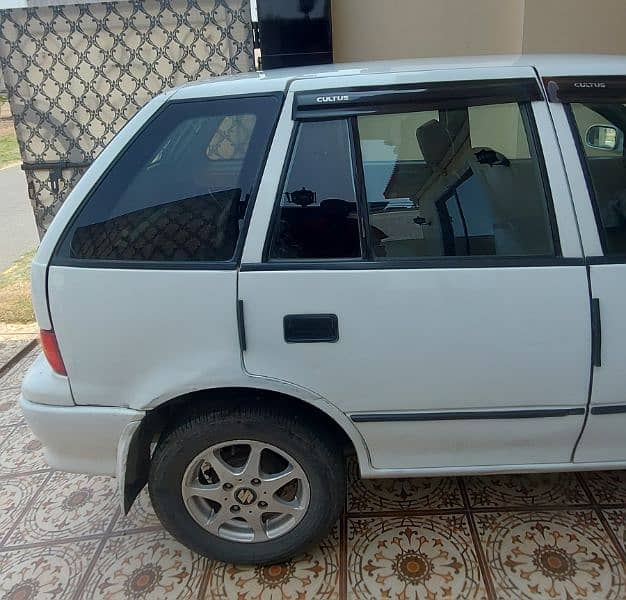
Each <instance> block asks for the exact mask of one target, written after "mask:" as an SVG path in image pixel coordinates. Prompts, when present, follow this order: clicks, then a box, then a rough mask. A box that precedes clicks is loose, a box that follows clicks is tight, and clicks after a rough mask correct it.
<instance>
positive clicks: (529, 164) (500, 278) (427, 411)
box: [21, 56, 626, 563]
mask: <svg viewBox="0 0 626 600" xmlns="http://www.w3.org/2000/svg"><path fill="white" fill-rule="evenodd" d="M320 69H321V68H318V69H317V70H312V69H293V70H284V71H276V72H273V73H253V74H248V75H242V76H237V77H226V78H220V79H216V80H211V81H207V82H204V83H198V84H193V85H186V86H183V87H181V88H178V89H175V90H172V91H169V92H167V93H165V94H162V95H160V96H159V97H157V98H155V99H154V100H152V101H151V102H150V103H149V104H148V105H147V106H146V107H145V108H143V109H142V110H141V111H140V112H139V113H138V114H137V116H135V117H134V118H133V119H132V120H131V121H130V123H129V124H128V125H127V126H126V127H125V128H124V129H123V130H122V131H121V132H120V133H119V134H118V135H117V137H116V138H115V139H114V140H113V141H112V142H111V143H110V144H109V146H108V147H107V148H106V149H105V150H104V151H103V152H102V154H101V155H100V156H99V157H98V158H97V160H96V161H95V162H94V164H93V165H92V166H91V168H90V169H89V170H88V171H87V173H86V174H85V175H84V177H83V178H82V179H81V180H80V181H79V183H78V184H77V185H76V187H75V189H74V190H73V191H72V193H71V194H70V196H69V197H68V199H67V200H66V201H65V203H64V204H63V206H62V208H61V210H60V211H59V213H58V215H57V216H56V218H55V220H54V222H53V223H52V225H51V226H50V228H49V230H48V232H47V234H46V236H45V237H44V239H43V241H42V242H41V246H40V248H39V251H38V252H37V255H36V257H35V259H34V262H33V275H32V284H33V299H34V306H35V312H36V315H37V320H38V323H39V326H40V328H41V338H42V345H43V350H44V354H45V357H44V356H40V357H39V358H38V359H37V360H36V362H35V363H34V365H33V366H32V368H31V370H30V372H29V373H28V375H27V377H26V379H25V381H24V384H23V388H22V398H21V406H22V408H23V411H24V414H25V416H26V419H27V420H28V423H29V424H30V426H31V427H32V429H33V431H34V433H35V435H36V436H37V437H38V438H39V439H40V440H41V441H42V443H43V445H44V448H45V453H46V457H47V460H48V462H49V463H50V464H51V465H52V466H54V467H55V468H58V469H65V470H68V471H77V472H84V473H98V474H109V475H116V476H117V478H118V481H119V490H120V494H121V498H122V501H123V507H124V510H125V511H127V510H128V509H129V508H130V506H131V504H132V502H133V500H134V499H135V497H136V495H137V494H138V492H139V491H140V490H141V489H142V488H143V487H144V486H145V485H146V483H148V485H149V490H150V495H151V499H152V502H153V504H154V508H155V510H156V512H157V514H158V516H159V518H160V519H161V521H162V522H163V525H164V526H165V527H166V528H167V529H168V530H169V531H170V532H171V533H172V534H173V535H174V536H176V537H177V538H178V539H179V540H181V541H182V542H183V543H184V544H186V545H187V546H189V547H190V548H192V549H193V550H195V551H197V552H200V553H202V554H205V555H207V556H211V557H216V558H218V559H222V560H226V561H232V562H237V563H267V562H273V561H280V560H284V559H287V558H289V557H291V556H293V555H294V554H297V553H298V552H300V551H302V550H303V549H304V548H306V547H307V546H309V545H310V544H312V543H314V542H315V541H316V540H318V539H319V538H320V537H321V536H323V535H324V534H325V533H326V532H327V531H328V529H329V528H330V527H331V525H332V524H333V523H334V521H335V520H336V519H337V516H338V515H339V513H340V510H341V507H342V504H343V500H344V494H345V473H344V453H345V452H353V453H354V454H355V455H356V458H357V460H358V464H359V468H360V473H361V475H362V477H366V478H373V477H409V476H411V477H414V476H429V475H461V474H477V473H512V472H539V471H565V470H582V469H605V468H606V469H613V468H624V467H626V443H625V435H624V431H625V430H626V368H624V364H625V359H626V317H625V312H624V310H623V306H624V298H626V211H625V210H624V206H626V155H625V152H624V143H623V136H624V133H623V132H624V130H625V129H626V105H625V104H624V103H625V102H626V58H625V57H608V56H600V57H583V56H526V57H521V58H520V57H514V58H511V57H494V58H479V59H444V60H428V61H405V62H381V63H369V64H363V65H345V66H341V65H338V66H335V67H323V69H324V70H320Z"/></svg>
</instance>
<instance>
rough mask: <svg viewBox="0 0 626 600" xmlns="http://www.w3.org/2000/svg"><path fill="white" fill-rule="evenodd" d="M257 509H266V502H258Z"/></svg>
mask: <svg viewBox="0 0 626 600" xmlns="http://www.w3.org/2000/svg"><path fill="white" fill-rule="evenodd" d="M259 508H267V502H263V501H261V502H259Z"/></svg>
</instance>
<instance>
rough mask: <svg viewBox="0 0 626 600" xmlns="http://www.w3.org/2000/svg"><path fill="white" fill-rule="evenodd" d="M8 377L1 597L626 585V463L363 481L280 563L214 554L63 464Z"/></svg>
mask: <svg viewBox="0 0 626 600" xmlns="http://www.w3.org/2000/svg"><path fill="white" fill-rule="evenodd" d="M35 356H36V352H32V353H30V354H28V355H27V356H26V357H25V358H24V359H23V360H22V361H21V362H20V363H19V364H17V365H15V366H14V367H13V368H12V369H10V370H8V371H7V372H5V373H4V374H3V375H2V376H1V377H0V598H9V599H11V600H17V599H18V598H19V599H21V600H28V599H34V598H47V599H51V598H60V599H66V598H74V599H80V598H85V599H89V600H91V599H92V598H106V599H114V600H117V599H124V598H132V599H141V600H147V599H163V598H177V599H178V598H180V599H193V600H195V599H200V598H210V599H218V600H229V599H231V598H232V599H235V600H307V599H309V598H311V599H312V598H315V599H322V600H332V599H338V600H347V599H354V600H361V599H362V600H373V599H378V598H399V599H401V600H415V599H427V600H428V599H430V600H434V599H438V598H442V599H457V598H463V599H465V598H467V599H474V598H475V599H483V598H486V599H498V600H499V599H508V598H519V599H526V600H536V599H544V598H548V599H561V598H563V599H577V598H585V599H595V598H598V599H600V598H602V599H607V600H624V599H626V472H622V471H613V472H609V471H607V472H593V473H582V474H573V473H572V474H567V473H561V474H559V473H555V474H545V475H532V476H531V475H518V476H492V477H464V478H454V477H449V478H423V479H390V480H370V481H364V480H360V479H359V478H358V469H357V466H356V464H355V461H354V460H353V459H349V460H348V475H349V478H348V494H347V500H346V507H345V510H344V513H343V515H342V517H341V519H340V520H339V522H338V523H337V525H336V526H335V527H334V529H333V531H332V532H331V533H330V535H328V536H327V537H326V539H324V540H323V541H322V542H321V543H320V544H318V545H317V546H316V547H314V548H311V549H310V550H309V551H308V552H306V553H305V554H303V555H302V556H299V557H297V558H296V559H294V560H292V561H290V562H288V563H285V564H280V565H268V566H263V567H243V566H240V565H230V564H223V563H217V562H213V561H209V560H207V559H205V558H203V557H201V556H198V555H196V554H194V553H193V552H191V551H190V550H188V549H187V548H185V547H184V546H182V545H181V544H179V543H178V542H177V541H176V540H174V539H173V538H172V537H171V536H170V535H169V534H168V533H167V532H165V531H164V530H163V528H162V527H161V526H160V524H159V522H158V520H157V519H156V516H155V515H154V511H153V510H152V507H151V505H150V499H149V496H148V494H147V492H146V490H144V491H143V492H142V493H141V494H140V496H139V498H138V499H137V502H136V503H135V505H134V506H133V508H132V510H131V512H130V513H129V514H128V515H126V516H124V515H122V514H121V513H120V510H119V508H118V503H117V496H116V489H115V481H114V480H113V479H111V478H107V477H95V476H87V475H73V474H68V473H62V472H56V471H53V470H51V469H50V468H49V467H48V466H47V465H46V463H45V460H44V458H43V453H42V449H41V444H40V443H39V442H38V441H37V440H36V439H35V438H34V437H33V436H32V434H31V433H30V430H29V429H28V427H27V426H26V425H25V423H24V421H23V419H22V416H21V413H20V411H19V407H18V406H17V401H18V398H19V383H20V381H21V379H22V377H23V376H24V373H25V372H26V370H27V368H28V366H29V365H30V364H31V363H32V361H33V360H34V357H35Z"/></svg>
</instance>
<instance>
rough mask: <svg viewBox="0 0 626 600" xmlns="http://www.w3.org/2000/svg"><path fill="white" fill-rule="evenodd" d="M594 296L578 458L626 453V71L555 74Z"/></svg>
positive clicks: (552, 83)
mask: <svg viewBox="0 0 626 600" xmlns="http://www.w3.org/2000/svg"><path fill="white" fill-rule="evenodd" d="M547 85H548V89H550V90H551V91H552V94H551V99H552V100H553V103H552V104H551V108H552V112H553V113H554V114H555V121H556V122H557V123H558V124H559V125H560V126H559V135H560V136H561V138H562V140H561V145H562V147H563V149H564V157H565V161H566V166H567V168H568V175H569V177H570V180H571V181H572V189H573V191H574V192H575V193H574V199H575V202H576V211H577V213H578V214H579V222H580V227H581V234H582V238H583V243H584V244H585V253H586V255H587V264H588V265H589V277H590V286H591V295H592V305H591V306H592V315H593V321H592V324H593V335H594V352H593V355H592V367H593V379H592V385H591V397H590V411H589V416H588V420H587V424H586V426H585V430H584V432H583V434H582V437H581V439H580V443H579V445H578V448H577V450H576V454H575V457H574V459H575V462H607V461H621V462H623V461H624V460H625V459H626V446H625V444H624V431H626V368H625V367H624V365H625V363H626V311H625V310H624V299H625V298H626V148H625V145H624V133H625V132H626V77H624V76H604V75H596V76H580V77H567V78H559V77H555V78H549V79H548V80H547Z"/></svg>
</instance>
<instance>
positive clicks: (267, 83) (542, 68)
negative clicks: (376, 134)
mask: <svg viewBox="0 0 626 600" xmlns="http://www.w3.org/2000/svg"><path fill="white" fill-rule="evenodd" d="M477 67H481V68H493V69H494V70H497V69H498V68H507V67H531V68H534V69H536V70H537V72H538V74H539V75H540V76H541V77H557V76H568V75H571V76H576V75H581V76H582V75H591V76H593V75H626V56H623V55H611V54H606V55H605V54H526V55H504V54H503V55H493V56H467V57H444V58H423V59H402V60H379V61H370V62H355V63H339V64H332V65H315V66H310V67H293V68H288V69H273V70H268V71H256V72H252V73H242V74H238V75H226V76H222V77H216V78H212V79H207V80H202V81H198V82H193V83H187V84H185V85H183V86H181V87H180V88H177V91H176V92H175V93H174V94H173V97H174V98H176V99H180V98H193V97H198V98H200V97H210V96H222V95H233V94H254V93H267V92H282V91H284V90H285V89H286V88H287V87H289V84H290V83H291V82H292V81H296V80H301V79H322V78H330V77H339V76H347V75H367V74H381V73H387V74H393V73H410V72H416V73H419V72H420V71H434V70H448V69H450V70H454V69H471V68H477Z"/></svg>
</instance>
